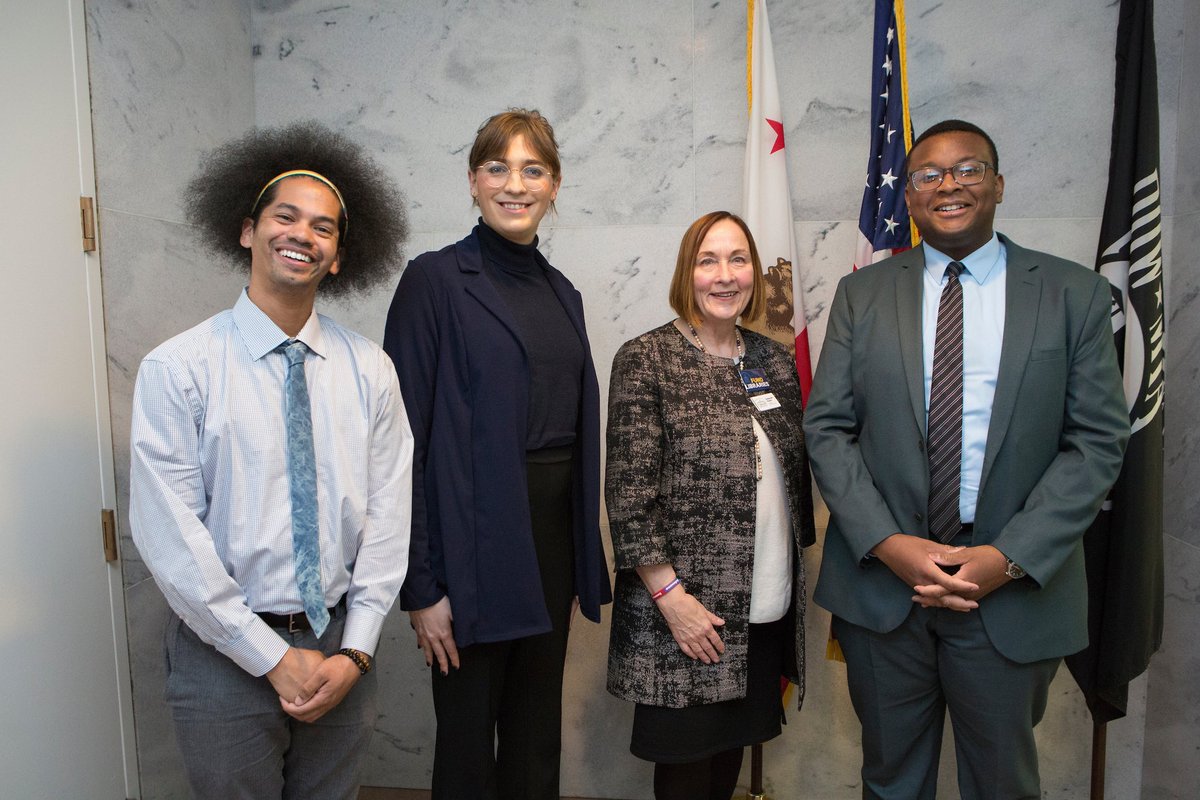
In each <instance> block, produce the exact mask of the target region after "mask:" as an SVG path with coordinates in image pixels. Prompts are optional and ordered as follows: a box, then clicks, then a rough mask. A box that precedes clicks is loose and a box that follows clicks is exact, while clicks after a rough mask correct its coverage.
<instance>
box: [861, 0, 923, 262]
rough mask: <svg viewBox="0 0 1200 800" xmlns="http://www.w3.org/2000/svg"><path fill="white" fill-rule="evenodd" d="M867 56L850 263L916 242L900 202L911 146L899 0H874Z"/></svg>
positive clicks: (877, 258) (885, 254)
mask: <svg viewBox="0 0 1200 800" xmlns="http://www.w3.org/2000/svg"><path fill="white" fill-rule="evenodd" d="M874 42H875V45H874V48H873V50H874V54H873V56H872V61H871V94H872V98H871V153H870V155H869V156H868V158H867V185H866V187H865V188H864V189H863V199H862V208H861V209H860V210H859V214H858V232H859V237H858V246H857V247H856V248H855V250H854V268H855V269H858V268H859V267H863V266H866V265H867V264H870V263H872V262H875V261H881V260H882V259H885V258H887V257H888V256H890V255H893V254H895V253H899V252H901V251H903V250H907V249H909V248H910V247H912V246H913V244H914V243H915V242H917V241H918V239H917V235H916V231H915V230H914V229H913V228H912V226H911V224H910V222H909V217H908V206H907V205H906V204H905V203H904V183H905V181H906V180H907V178H906V176H905V174H904V157H905V155H906V154H907V153H908V150H909V148H910V147H911V146H912V123H911V121H910V120H909V116H908V86H907V84H906V82H905V80H904V0H875V39H874Z"/></svg>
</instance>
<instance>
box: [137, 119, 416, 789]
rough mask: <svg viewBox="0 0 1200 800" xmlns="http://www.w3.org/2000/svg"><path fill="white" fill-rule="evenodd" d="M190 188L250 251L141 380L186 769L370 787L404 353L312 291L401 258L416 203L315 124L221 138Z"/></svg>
mask: <svg viewBox="0 0 1200 800" xmlns="http://www.w3.org/2000/svg"><path fill="white" fill-rule="evenodd" d="M185 198H186V204H187V208H188V213H189V218H190V219H191V220H193V221H194V222H195V223H196V224H197V226H198V228H199V230H200V231H201V234H202V236H203V237H204V239H205V243H206V245H207V246H208V247H209V248H211V250H213V251H215V252H217V253H218V254H221V255H224V256H225V257H227V258H228V259H229V260H230V261H233V262H238V263H240V264H241V265H242V266H243V267H246V266H248V268H249V283H248V285H247V287H246V288H245V289H244V290H243V291H242V293H241V295H240V297H238V299H237V302H236V304H235V305H234V307H233V308H232V309H230V310H227V311H223V312H221V313H219V314H217V315H216V316H214V317H211V318H210V319H208V320H206V321H205V322H202V323H201V324H199V325H197V326H196V327H194V328H192V329H191V330H188V331H185V332H183V333H181V334H179V335H178V336H175V337H174V338H172V339H170V340H168V341H167V342H165V343H164V344H162V345H160V346H159V347H157V348H155V349H154V350H153V351H152V352H151V353H150V354H149V355H148V356H146V358H145V359H144V360H143V361H142V364H141V368H140V369H139V371H138V378H137V386H136V389H135V392H134V402H133V429H132V434H131V437H130V438H131V452H132V464H131V470H130V471H131V476H130V478H131V479H130V523H131V529H132V533H133V540H134V542H135V544H136V545H137V547H138V550H139V551H140V552H141V555H142V557H143V559H144V560H145V563H146V565H147V567H148V568H149V569H150V572H151V573H152V574H153V576H154V579H155V581H156V582H157V584H158V586H159V587H160V588H161V589H162V592H163V594H164V595H165V597H166V599H167V602H168V604H169V605H170V607H171V609H172V610H173V611H174V612H175V613H174V615H173V616H172V619H171V621H170V624H169V625H168V627H167V632H166V659H167V670H166V671H167V679H166V700H167V703H168V704H169V706H170V708H171V712H172V716H173V719H174V722H175V732H176V736H177V738H178V740H179V745H180V749H181V750H182V751H183V757H184V763H185V767H186V770H187V774H188V780H189V782H190V784H191V787H192V792H193V794H194V795H195V796H196V797H200V798H221V800H230V799H231V798H254V799H255V800H259V799H261V798H270V797H275V798H280V797H296V798H308V797H312V798H316V797H320V798H353V797H355V796H356V795H357V792H358V784H359V775H360V772H361V764H362V760H363V757H364V755H365V754H366V750H367V744H368V742H369V740H370V737H371V733H372V731H373V729H374V723H375V717H376V702H375V696H376V682H375V677H376V676H375V674H374V673H372V671H371V668H372V666H373V654H374V652H375V647H376V644H377V643H378V641H379V635H380V631H381V629H382V626H383V620H384V617H385V616H386V615H387V613H388V610H389V609H390V608H391V605H392V602H393V600H394V599H395V598H396V595H397V593H398V591H399V589H400V585H401V584H402V583H403V581H404V576H405V573H406V570H407V554H408V538H409V522H410V516H411V509H410V503H411V496H412V491H411V468H412V448H413V438H412V432H411V430H410V428H409V425H408V417H407V415H406V413H405V409H404V403H403V400H402V399H401V396H400V387H399V385H398V383H397V380H396V371H395V369H394V367H393V366H392V363H391V361H390V360H389V359H388V357H387V356H386V355H384V353H383V351H382V350H381V349H380V348H379V347H378V346H377V345H376V344H375V343H373V342H371V341H369V340H367V339H365V338H363V337H362V336H359V335H358V334H356V333H354V332H352V331H349V330H347V329H345V328H343V327H341V326H340V325H338V324H337V323H336V322H334V321H333V320H331V319H329V318H328V317H326V316H324V315H321V314H318V313H316V312H315V311H314V310H313V306H314V302H315V299H316V295H317V291H318V288H320V290H321V291H322V292H323V293H324V294H340V293H345V292H350V291H361V290H364V289H366V288H369V287H371V286H375V285H377V284H379V283H380V282H382V281H385V280H386V279H388V278H389V277H390V276H391V275H392V274H393V273H394V271H395V268H396V267H397V266H399V264H400V263H401V258H402V253H401V246H402V244H403V242H404V240H405V238H406V236H407V233H408V226H407V223H406V218H405V213H404V206H403V200H402V198H401V196H400V195H399V193H398V192H397V190H396V189H395V188H394V187H393V186H392V185H391V184H390V182H389V181H388V180H387V179H386V178H385V177H384V173H383V171H382V170H381V169H380V168H379V167H378V166H377V165H375V164H374V163H373V162H372V161H371V160H370V159H369V158H368V157H367V156H366V155H365V153H364V152H363V151H362V149H361V148H360V147H359V146H357V145H355V144H354V143H352V142H350V141H349V140H347V139H346V138H345V137H344V136H342V135H340V134H337V133H335V132H333V131H331V130H329V129H327V128H325V127H323V126H321V125H319V124H316V123H300V124H294V125H290V126H287V127H281V128H272V129H260V130H256V131H252V132H251V133H249V134H247V135H245V136H244V137H242V138H240V139H238V140H236V141H233V142H230V143H228V144H226V145H224V146H223V147H221V148H218V149H217V150H216V151H214V152H213V153H211V154H210V155H209V156H208V157H207V158H206V159H205V161H204V162H203V164H202V165H201V168H200V170H199V172H198V173H197V175H196V176H195V177H194V178H193V179H192V181H191V183H190V184H189V185H188V187H187V191H186V194H185ZM247 255H248V256H249V258H248V259H247V258H246V256H247Z"/></svg>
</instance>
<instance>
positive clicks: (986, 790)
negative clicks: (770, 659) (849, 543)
mask: <svg viewBox="0 0 1200 800" xmlns="http://www.w3.org/2000/svg"><path fill="white" fill-rule="evenodd" d="M983 602H985V603H986V602H987V599H986V598H984V600H983ZM833 631H834V634H835V635H836V636H837V639H838V642H839V644H841V646H842V651H843V652H844V653H845V655H846V667H847V669H846V676H847V681H848V683H849V689H850V700H851V701H852V702H853V704H854V710H855V711H856V712H857V714H858V718H859V721H860V722H862V749H863V767H862V779H863V793H862V796H863V798H864V799H865V800H932V799H933V798H934V797H935V795H936V792H937V773H938V759H939V756H940V754H941V747H942V729H943V727H944V724H945V716H946V710H947V709H949V711H950V722H951V725H952V727H953V730H954V746H955V752H956V755H957V757H958V786H959V792H960V793H961V797H962V800H1035V799H1036V798H1041V796H1042V795H1041V790H1040V788H1039V778H1038V758H1037V746H1036V743H1035V742H1034V738H1033V726H1034V725H1036V724H1037V723H1038V722H1040V721H1041V719H1042V715H1043V714H1044V713H1045V711H1046V699H1047V696H1048V693H1049V688H1050V681H1051V680H1052V679H1053V678H1054V673H1055V672H1056V671H1057V669H1058V665H1059V662H1060V661H1061V660H1062V659H1058V658H1052V659H1047V660H1045V661H1035V662H1033V663H1031V664H1019V663H1017V662H1015V661H1009V660H1008V659H1006V658H1005V657H1004V656H1002V655H1000V654H999V653H998V652H996V648H995V647H993V646H992V643H991V640H990V639H988V635H987V631H985V630H984V627H983V621H982V620H981V619H980V617H979V614H978V613H975V612H967V613H962V612H959V611H950V610H949V609H927V608H921V607H920V606H917V605H915V604H914V606H913V609H912V611H911V612H910V613H909V615H908V618H907V619H906V620H905V621H904V622H903V623H902V624H901V625H900V627H898V628H896V629H895V630H892V631H889V632H887V633H875V632H874V631H870V630H867V629H866V628H861V627H859V626H857V625H853V624H851V623H849V622H846V621H845V620H843V619H840V618H838V617H834V620H833Z"/></svg>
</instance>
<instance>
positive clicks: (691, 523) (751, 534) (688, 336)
mask: <svg viewBox="0 0 1200 800" xmlns="http://www.w3.org/2000/svg"><path fill="white" fill-rule="evenodd" d="M764 284H765V279H764V277H763V273H762V267H761V265H760V262H759V257H758V251H757V250H756V248H755V246H754V239H753V238H752V237H751V236H750V230H749V228H748V227H746V223H745V222H743V221H742V220H741V219H740V218H739V217H737V216H735V215H733V214H730V213H729V212H727V211H714V212H712V213H710V214H705V215H704V216H703V217H701V218H700V219H698V220H696V221H695V222H693V223H692V225H691V227H689V228H688V230H687V232H686V233H685V234H684V236H683V241H682V242H680V244H679V254H678V256H677V258H676V262H675V274H674V277H673V278H672V280H671V289H670V295H669V297H670V303H671V308H673V309H674V310H675V313H676V314H678V315H679V316H678V317H677V318H676V319H675V320H673V321H671V322H668V323H667V324H665V325H662V326H660V327H658V328H655V329H654V330H652V331H649V332H648V333H644V334H642V335H641V336H638V337H637V338H635V339H632V340H630V341H628V342H626V343H625V344H624V345H622V347H621V349H620V350H619V351H618V352H617V356H616V358H615V359H614V360H613V366H612V381H611V383H610V387H609V394H608V462H607V473H606V476H605V482H604V486H605V496H606V497H607V499H608V521H609V527H610V530H611V532H612V541H613V554H614V558H615V559H616V562H617V563H616V566H617V582H616V601H615V604H614V606H613V615H612V632H611V635H610V637H609V658H608V690H609V691H610V692H612V693H613V694H614V695H616V696H617V697H620V698H623V699H625V700H630V701H632V702H634V703H636V704H637V705H636V707H635V710H634V717H633V735H632V738H631V743H630V747H629V749H630V751H631V752H632V753H633V754H634V755H635V756H637V757H638V758H642V759H645V760H647V761H653V762H654V796H655V798H656V799H657V800H729V798H730V797H731V796H732V794H733V791H734V789H735V787H736V785H737V779H738V772H739V770H740V768H741V764H742V753H743V748H744V747H745V746H746V745H751V744H756V743H759V742H764V741H766V740H768V739H772V738H774V737H775V736H778V735H779V732H780V717H781V714H782V709H781V707H780V695H779V688H780V683H779V679H780V676H781V675H786V676H787V677H788V678H789V679H791V681H792V682H794V683H797V684H799V685H800V687H801V694H802V693H803V686H804V682H803V676H804V599H805V594H804V561H803V559H802V557H801V552H800V551H801V548H802V547H805V546H807V545H810V544H812V543H813V541H814V528H813V505H812V488H811V479H810V478H809V471H808V461H807V458H806V456H805V450H804V431H803V429H802V427H801V423H802V416H803V411H802V409H801V401H800V385H799V382H798V380H797V378H796V367H795V362H794V361H793V360H792V357H791V355H790V354H789V353H788V352H787V350H786V349H785V348H783V347H782V346H781V345H779V344H776V343H775V342H773V341H771V340H770V339H768V338H766V337H765V336H761V335H759V334H756V333H753V332H752V331H748V330H745V329H743V328H741V327H740V326H739V325H738V324H737V323H738V320H739V319H741V320H743V321H747V320H749V321H752V320H754V319H756V318H757V317H758V316H759V315H760V314H762V312H763V310H764V308H765V306H766V297H765V296H764V295H765V292H764Z"/></svg>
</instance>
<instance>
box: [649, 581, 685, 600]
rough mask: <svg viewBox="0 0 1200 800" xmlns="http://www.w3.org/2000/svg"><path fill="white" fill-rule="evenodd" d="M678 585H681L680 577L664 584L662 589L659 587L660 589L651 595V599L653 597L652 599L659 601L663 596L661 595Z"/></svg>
mask: <svg viewBox="0 0 1200 800" xmlns="http://www.w3.org/2000/svg"><path fill="white" fill-rule="evenodd" d="M678 585H679V578H676V579H675V580H673V581H671V582H670V583H668V584H667V585H666V586H664V587H662V588H661V589H659V590H658V591H657V592H655V593H654V594H652V595H650V599H651V600H654V601H655V602H657V601H658V599H659V598H661V597H662V596H663V595H664V594H666V593H667V592H669V591H671V590H672V589H674V588H675V587H676V586H678Z"/></svg>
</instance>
